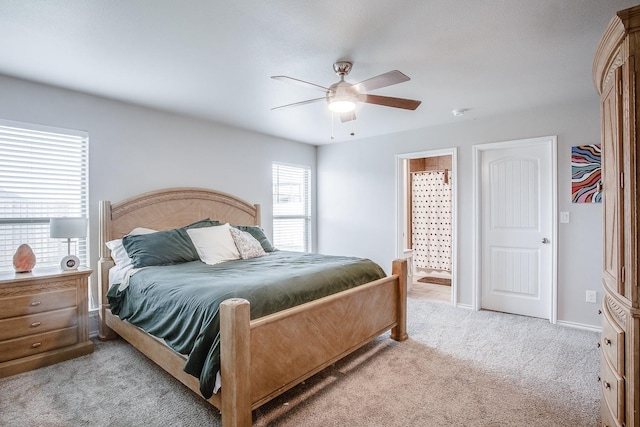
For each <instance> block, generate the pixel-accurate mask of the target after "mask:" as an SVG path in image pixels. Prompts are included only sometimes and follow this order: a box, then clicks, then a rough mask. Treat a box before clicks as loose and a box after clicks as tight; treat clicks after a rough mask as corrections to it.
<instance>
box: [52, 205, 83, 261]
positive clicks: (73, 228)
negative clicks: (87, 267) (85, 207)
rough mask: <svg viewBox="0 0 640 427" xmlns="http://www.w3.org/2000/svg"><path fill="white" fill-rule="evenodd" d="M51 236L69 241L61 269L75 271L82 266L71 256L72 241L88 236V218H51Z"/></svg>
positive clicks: (76, 258)
mask: <svg viewBox="0 0 640 427" xmlns="http://www.w3.org/2000/svg"><path fill="white" fill-rule="evenodd" d="M49 236H50V237H52V238H54V239H67V254H68V255H67V256H66V257H64V258H62V261H61V262H60V268H62V269H63V270H75V269H77V268H78V265H79V264H80V259H78V257H77V256H75V255H71V239H73V238H79V237H86V236H87V218H51V221H50V223H49Z"/></svg>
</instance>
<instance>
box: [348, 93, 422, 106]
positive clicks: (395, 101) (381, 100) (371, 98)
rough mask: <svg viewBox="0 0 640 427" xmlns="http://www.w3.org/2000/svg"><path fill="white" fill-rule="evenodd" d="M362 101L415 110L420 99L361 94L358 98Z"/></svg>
mask: <svg viewBox="0 0 640 427" xmlns="http://www.w3.org/2000/svg"><path fill="white" fill-rule="evenodd" d="M358 99H359V100H360V101H362V102H366V103H369V104H376V105H383V106H385V107H394V108H404V109H405V110H415V109H416V108H418V106H419V105H420V103H421V102H422V101H416V100H414V99H406V98H393V97H391V96H380V95H361V96H360V97H359V98H358Z"/></svg>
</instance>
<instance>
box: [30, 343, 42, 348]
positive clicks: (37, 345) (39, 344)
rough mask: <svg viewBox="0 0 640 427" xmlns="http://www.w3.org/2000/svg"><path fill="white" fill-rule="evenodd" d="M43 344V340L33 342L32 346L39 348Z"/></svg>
mask: <svg viewBox="0 0 640 427" xmlns="http://www.w3.org/2000/svg"><path fill="white" fill-rule="evenodd" d="M41 345H42V343H41V342H34V343H33V344H31V348H38V347H40V346H41Z"/></svg>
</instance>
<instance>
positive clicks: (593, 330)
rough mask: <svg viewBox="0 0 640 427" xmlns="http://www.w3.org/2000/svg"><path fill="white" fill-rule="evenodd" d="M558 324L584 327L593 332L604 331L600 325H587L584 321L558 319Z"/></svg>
mask: <svg viewBox="0 0 640 427" xmlns="http://www.w3.org/2000/svg"><path fill="white" fill-rule="evenodd" d="M557 324H558V325H560V326H566V327H568V328H574V329H582V330H583V331H591V332H597V333H600V332H602V328H601V327H600V326H593V325H585V324H584V323H576V322H567V321H566V320H558V322H557Z"/></svg>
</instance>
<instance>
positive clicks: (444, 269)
mask: <svg viewBox="0 0 640 427" xmlns="http://www.w3.org/2000/svg"><path fill="white" fill-rule="evenodd" d="M455 164H456V150H455V149H448V150H433V151H427V152H419V153H411V154H404V155H400V156H398V182H399V183H400V188H399V194H400V195H401V197H400V200H399V202H398V207H399V209H398V213H399V215H398V218H399V221H398V228H399V231H398V235H399V236H401V239H400V241H399V246H398V247H399V249H400V250H399V256H402V257H405V258H407V259H408V260H409V284H408V285H409V293H410V296H414V297H416V298H423V299H429V300H434V301H440V302H446V303H452V304H453V305H455V302H456V298H455V295H456V282H455V268H454V267H455V253H456V251H455V235H456V233H455V195H456V182H457V178H456V173H455Z"/></svg>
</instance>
